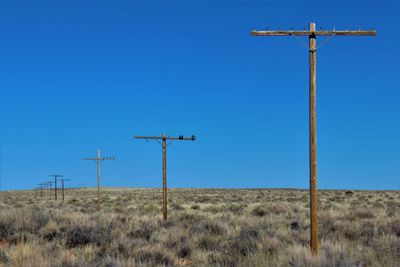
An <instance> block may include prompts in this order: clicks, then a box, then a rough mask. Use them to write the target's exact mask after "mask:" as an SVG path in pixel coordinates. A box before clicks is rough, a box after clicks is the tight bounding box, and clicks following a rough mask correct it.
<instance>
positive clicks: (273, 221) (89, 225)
mask: <svg viewBox="0 0 400 267" xmlns="http://www.w3.org/2000/svg"><path fill="white" fill-rule="evenodd" d="M95 192H96V191H95V190H91V189H79V190H68V191H67V193H66V196H67V197H66V202H65V203H64V204H63V203H62V202H61V201H54V200H49V199H48V197H49V196H48V195H46V196H42V195H41V194H40V193H38V192H35V193H33V192H31V191H15V192H0V266H400V193H399V192H396V191H387V192H385V191H351V194H350V193H348V192H346V191H320V199H319V200H320V203H319V228H320V233H319V234H320V243H321V244H320V248H321V249H320V255H319V256H318V257H312V256H311V254H310V252H309V231H310V229H309V203H308V191H307V190H280V189H279V190H278V189H276V190H268V189H254V190H240V189H226V190H222V189H170V190H169V196H170V203H169V211H170V216H169V221H168V223H166V224H164V223H163V222H162V216H161V206H162V205H161V201H162V197H161V194H162V191H161V190H159V189H106V190H104V192H103V195H102V210H101V211H100V212H96V202H95V200H96V197H95Z"/></svg>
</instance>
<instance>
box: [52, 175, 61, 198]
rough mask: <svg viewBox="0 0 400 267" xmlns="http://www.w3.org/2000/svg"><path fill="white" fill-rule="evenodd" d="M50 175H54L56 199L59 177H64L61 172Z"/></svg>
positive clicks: (55, 196)
mask: <svg viewBox="0 0 400 267" xmlns="http://www.w3.org/2000/svg"><path fill="white" fill-rule="evenodd" d="M49 176H50V177H54V199H55V200H57V179H58V178H60V177H63V176H62V175H61V174H50V175H49Z"/></svg>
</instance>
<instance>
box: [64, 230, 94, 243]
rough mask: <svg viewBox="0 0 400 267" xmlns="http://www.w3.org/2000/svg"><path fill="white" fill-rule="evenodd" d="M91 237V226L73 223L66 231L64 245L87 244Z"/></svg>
mask: <svg viewBox="0 0 400 267" xmlns="http://www.w3.org/2000/svg"><path fill="white" fill-rule="evenodd" d="M91 239H92V228H91V227H89V226H83V225H74V226H73V227H72V228H71V229H69V231H68V232H67V236H66V245H67V247H68V248H75V247H81V246H84V245H87V244H89V243H90V242H91Z"/></svg>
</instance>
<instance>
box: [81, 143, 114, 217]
mask: <svg viewBox="0 0 400 267" xmlns="http://www.w3.org/2000/svg"><path fill="white" fill-rule="evenodd" d="M82 160H93V161H96V162H97V211H99V210H100V165H101V162H102V161H104V160H115V157H101V154H100V147H99V148H98V149H97V158H84V159H82Z"/></svg>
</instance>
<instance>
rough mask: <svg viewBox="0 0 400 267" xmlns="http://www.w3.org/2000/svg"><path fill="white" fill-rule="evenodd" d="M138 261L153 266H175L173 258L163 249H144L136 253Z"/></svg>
mask: <svg viewBox="0 0 400 267" xmlns="http://www.w3.org/2000/svg"><path fill="white" fill-rule="evenodd" d="M135 258H136V259H138V260H139V261H140V262H144V263H149V264H151V265H153V266H154V265H167V266H170V265H172V264H173V260H172V259H171V257H170V256H169V255H168V254H166V253H165V252H164V251H163V250H162V249H160V248H158V247H156V248H154V247H144V248H141V249H139V250H138V251H136V257H135Z"/></svg>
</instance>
